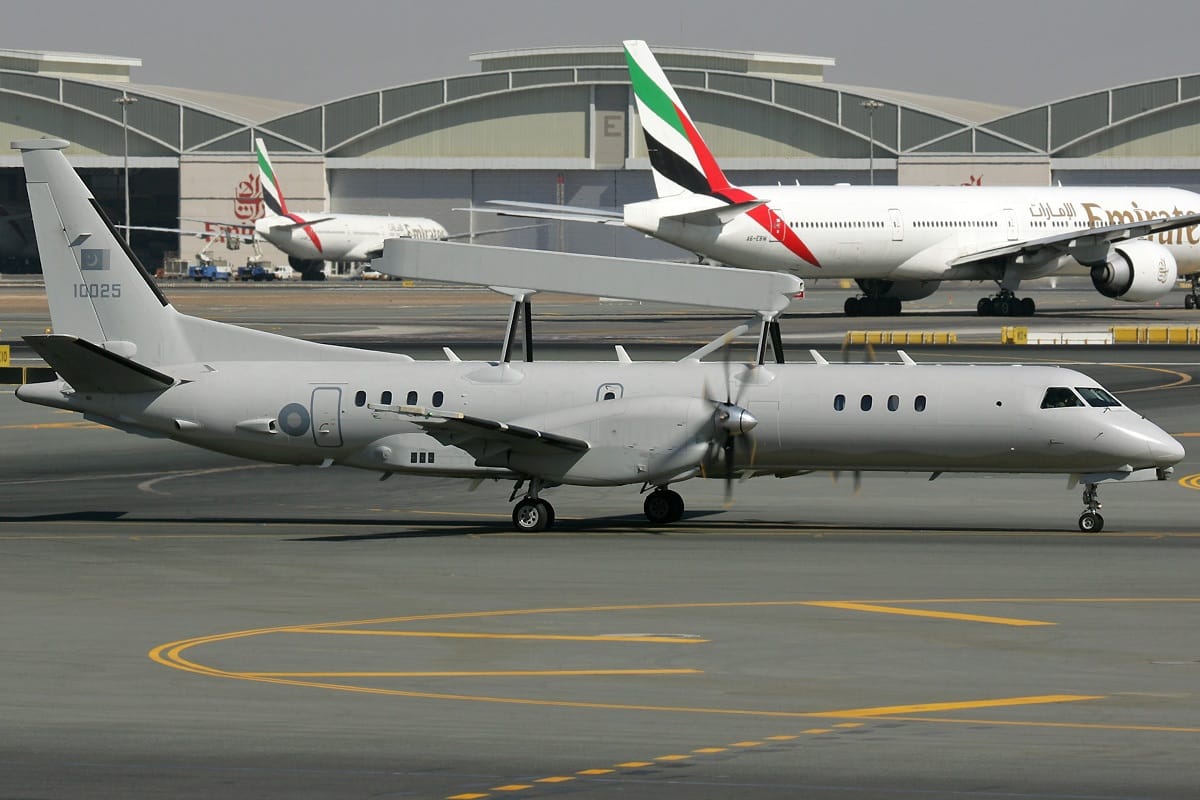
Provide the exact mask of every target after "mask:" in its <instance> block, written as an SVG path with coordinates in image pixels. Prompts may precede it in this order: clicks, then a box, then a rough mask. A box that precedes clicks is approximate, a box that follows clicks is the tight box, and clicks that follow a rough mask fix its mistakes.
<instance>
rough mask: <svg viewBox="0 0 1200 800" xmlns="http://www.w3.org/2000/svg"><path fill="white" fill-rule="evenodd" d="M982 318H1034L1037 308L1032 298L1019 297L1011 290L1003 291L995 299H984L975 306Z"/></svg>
mask: <svg viewBox="0 0 1200 800" xmlns="http://www.w3.org/2000/svg"><path fill="white" fill-rule="evenodd" d="M975 311H976V313H978V314H979V316H981V317H1032V316H1033V315H1034V314H1035V313H1036V312H1037V306H1036V305H1035V304H1034V302H1033V298H1032V297H1017V296H1016V295H1015V294H1013V293H1012V291H1010V290H1009V289H1001V290H1000V293H999V294H997V295H996V296H995V297H984V298H981V299H980V300H979V303H978V304H976V306H975Z"/></svg>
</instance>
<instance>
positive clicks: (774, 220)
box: [771, 208, 787, 241]
mask: <svg viewBox="0 0 1200 800" xmlns="http://www.w3.org/2000/svg"><path fill="white" fill-rule="evenodd" d="M786 227H787V223H786V222H784V221H783V215H782V214H780V213H779V212H778V211H776V210H775V209H773V208H772V209H771V235H772V236H774V237H775V238H776V239H778V240H779V241H783V231H784V228H786Z"/></svg>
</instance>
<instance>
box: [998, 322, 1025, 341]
mask: <svg viewBox="0 0 1200 800" xmlns="http://www.w3.org/2000/svg"><path fill="white" fill-rule="evenodd" d="M1000 344H1029V328H1027V327H1026V326H1024V325H1005V326H1003V327H1001V328H1000Z"/></svg>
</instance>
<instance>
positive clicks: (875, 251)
mask: <svg viewBox="0 0 1200 800" xmlns="http://www.w3.org/2000/svg"><path fill="white" fill-rule="evenodd" d="M743 188H744V190H745V191H746V192H748V193H750V194H751V195H753V196H754V197H756V198H759V199H763V200H766V201H767V203H766V208H768V209H770V210H771V211H772V212H773V214H772V215H765V214H764V215H760V216H761V217H763V218H767V217H769V218H770V219H771V221H772V222H771V224H775V225H779V224H782V225H786V226H787V227H788V228H789V229H790V232H792V233H794V234H795V235H796V237H797V238H798V239H799V240H800V241H801V242H802V243H803V245H804V246H806V247H807V249H808V251H809V252H810V253H811V254H812V255H813V256H814V257H815V259H814V260H815V261H816V264H814V263H810V262H809V261H808V260H806V259H805V258H803V257H802V256H801V255H798V254H797V252H796V248H789V247H787V246H785V244H784V243H783V242H781V241H780V240H779V238H780V237H779V236H778V234H779V233H780V232H779V231H774V232H773V231H770V230H769V229H768V227H766V226H764V225H763V224H762V223H761V222H760V221H758V220H756V219H754V218H752V216H751V215H750V214H747V213H743V214H741V215H739V216H738V217H737V218H735V219H734V220H732V221H730V222H729V223H727V224H726V225H724V226H716V225H703V224H689V223H685V222H681V221H678V220H672V219H667V217H669V216H671V215H675V214H684V213H688V212H691V211H695V210H697V209H698V208H704V207H711V208H719V207H720V206H721V205H723V203H722V201H720V200H717V199H715V198H709V197H705V196H701V195H691V194H683V195H676V196H673V197H664V198H659V199H657V200H648V201H644V202H641V203H632V204H629V205H627V206H625V224H626V225H628V226H629V227H632V228H635V229H637V230H639V231H642V232H644V233H647V234H649V235H651V236H654V237H657V238H660V239H663V240H665V241H668V242H671V243H672V244H675V245H678V246H679V247H683V248H685V249H687V250H691V251H692V252H695V253H699V254H702V255H704V256H707V257H709V258H712V259H715V260H718V261H721V262H723V263H725V264H728V265H730V266H737V267H747V268H754V269H774V270H787V271H790V272H793V273H795V274H796V275H799V276H801V277H804V278H875V279H882V280H906V281H912V280H956V279H959V280H982V279H998V278H999V277H1000V275H998V274H996V268H995V267H989V266H987V265H978V264H973V265H967V266H962V267H951V266H949V262H950V261H951V260H953V259H955V258H957V257H959V256H962V255H966V254H971V253H977V252H980V251H984V250H988V249H990V248H994V247H1000V246H1004V245H1007V244H1012V243H1015V242H1020V241H1029V240H1036V239H1040V238H1044V237H1047V236H1051V235H1056V234H1061V233H1066V232H1069V231H1073V230H1084V229H1087V228H1094V227H1101V226H1107V225H1113V224H1120V223H1122V222H1133V221H1137V220H1145V219H1154V218H1158V217H1164V216H1165V217H1179V216H1183V215H1185V214H1189V213H1196V212H1200V196H1198V195H1195V194H1193V193H1191V192H1187V191H1184V190H1181V189H1170V188H1156V187H1122V188H1111V187H1080V188H1073V187H1065V188H1064V187H1012V188H1009V187H977V186H972V187H959V186H947V187H905V186H747V187H743ZM1147 238H1148V239H1150V240H1152V241H1155V242H1158V243H1160V244H1162V245H1163V246H1165V247H1166V248H1168V249H1169V250H1170V251H1171V253H1172V254H1173V255H1174V256H1175V259H1176V262H1177V263H1178V267H1179V273H1180V274H1187V273H1189V272H1195V271H1197V270H1200V226H1198V225H1192V226H1189V227H1183V228H1177V229H1175V230H1172V231H1166V232H1163V233H1161V234H1156V235H1154V236H1151V237H1147ZM1074 265H1075V262H1074V260H1073V259H1070V258H1065V259H1064V258H1057V257H1056V258H1050V256H1049V254H1047V260H1046V261H1045V262H1043V263H1041V264H1028V263H1026V264H1023V265H1022V269H1023V273H1022V277H1038V276H1039V275H1042V274H1048V273H1050V272H1053V271H1056V270H1058V269H1060V268H1062V267H1064V266H1074Z"/></svg>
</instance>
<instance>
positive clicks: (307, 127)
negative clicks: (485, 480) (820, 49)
mask: <svg viewBox="0 0 1200 800" xmlns="http://www.w3.org/2000/svg"><path fill="white" fill-rule="evenodd" d="M655 55H656V56H657V58H658V60H659V62H660V63H661V64H662V66H663V68H664V69H665V71H666V73H667V76H668V78H669V79H670V80H671V81H672V83H673V85H674V86H675V87H676V89H677V90H678V92H679V94H680V96H681V97H682V99H683V100H684V102H685V104H686V105H687V107H688V110H689V112H690V113H691V114H692V116H693V117H694V118H695V119H696V121H697V123H698V125H699V126H700V128H701V131H702V133H703V134H704V136H705V139H706V140H707V142H708V144H709V146H710V147H711V149H712V150H713V151H714V153H715V154H716V155H717V157H718V158H719V159H720V161H721V165H722V167H723V168H724V169H725V171H726V172H727V173H728V174H729V175H730V178H731V180H733V181H735V182H738V183H744V184H755V183H757V184H770V183H775V182H785V183H792V182H799V183H801V184H830V183H838V182H850V183H858V184H865V183H869V182H871V181H874V182H875V183H877V184H904V185H909V184H913V185H915V184H925V185H947V184H972V183H974V184H983V185H1048V184H1052V183H1059V182H1061V183H1062V184H1064V185H1080V184H1093V185H1096V184H1103V185H1113V184H1153V185H1170V186H1177V187H1180V188H1185V189H1191V190H1193V191H1196V190H1200V74H1197V75H1183V76H1176V77H1164V78H1161V79H1157V80H1152V81H1148V82H1143V83H1137V84H1131V85H1127V86H1118V87H1112V88H1100V87H1098V88H1097V89H1096V90H1095V91H1092V92H1089V93H1086V94H1082V95H1079V96H1076V97H1070V98H1066V99H1062V100H1058V101H1055V102H1051V103H1046V104H1043V105H1038V106H1034V107H1032V108H1011V107H1006V106H999V105H994V104H990V103H987V102H981V101H973V100H964V99H949V98H942V97H933V96H928V95H922V94H916V93H910V92H903V91H894V90H887V89H872V88H864V87H853V86H842V85H837V84H833V83H828V82H826V81H825V79H824V72H825V69H826V68H827V67H830V66H832V65H833V64H834V61H833V60H832V59H829V58H820V57H811V56H801V55H788V54H780V53H753V52H741V51H726V50H709V49H696V48H681V47H661V48H660V47H656V48H655ZM470 60H471V61H472V62H474V69H473V70H472V71H470V72H469V73H467V74H463V75H455V76H450V77H445V78H440V79H436V80H426V81H421V82H418V83H409V84H402V85H397V86H389V87H385V88H380V89H375V90H372V91H369V92H364V93H361V94H356V95H354V96H352V97H346V98H342V99H338V100H333V101H330V102H327V103H322V104H320V105H314V106H307V105H303V104H300V103H295V102H289V101H285V100H270V99H263V98H252V97H244V96H238V95H231V94H225V93H219V92H207V91H196V90H190V89H178V88H169V87H162V86H151V85H143V84H140V83H134V82H131V72H132V70H133V69H134V68H138V67H140V66H141V61H140V60H139V59H136V58H113V57H109V56H96V55H88V54H80V53H54V52H44V51H25V50H0V137H2V138H0V141H3V142H4V143H7V142H10V141H13V140H17V139H27V138H37V137H42V136H45V137H53V138H62V139H67V140H69V141H70V142H71V143H72V144H71V147H70V148H69V149H68V150H67V155H68V157H69V158H70V159H71V161H72V163H73V164H75V165H76V167H77V168H79V170H80V172H81V173H82V174H83V175H84V178H85V180H86V181H87V182H88V184H89V186H90V187H91V188H92V191H93V192H94V193H95V194H96V195H97V197H98V198H99V199H100V201H101V203H102V204H103V205H104V207H105V208H106V209H107V210H108V213H109V216H110V217H112V218H113V220H114V221H115V222H118V223H120V222H121V221H122V217H123V216H124V210H123V203H124V190H123V177H124V168H125V164H126V159H127V160H128V169H129V179H130V203H131V212H130V217H131V219H132V224H133V225H136V226H147V227H164V228H184V229H187V230H193V231H197V232H199V231H203V230H206V229H208V230H212V229H213V228H214V225H213V224H212V223H218V222H220V223H228V224H233V225H242V226H247V225H252V223H253V220H254V219H255V218H257V217H259V216H261V215H262V214H263V210H264V209H263V205H262V201H261V195H260V194H259V191H258V186H257V167H256V162H255V158H254V140H255V138H262V139H263V140H264V141H265V143H266V145H267V148H268V150H269V151H270V153H271V158H272V162H273V164H274V167H275V172H276V175H277V177H278V179H279V181H280V183H281V185H282V187H283V192H284V195H285V196H286V198H287V202H288V206H289V209H290V210H292V211H341V212H347V213H374V214H396V215H411V216H427V217H432V218H434V219H436V220H438V221H439V222H441V223H442V224H443V225H444V226H445V227H446V228H447V229H448V230H449V231H451V233H465V232H470V231H484V230H487V229H494V228H503V227H509V226H512V225H516V224H519V223H518V222H516V221H514V220H512V219H507V218H498V217H495V216H492V215H483V214H469V213H467V212H464V211H458V210H455V209H459V208H463V207H465V206H469V205H473V204H479V203H482V202H486V201H488V200H494V199H507V200H526V201H535V202H543V203H571V204H575V205H580V206H586V207H620V206H621V205H623V204H625V203H626V202H634V201H637V200H644V199H647V198H649V197H651V196H652V181H651V179H650V175H649V171H648V170H649V161H648V159H647V158H646V153H645V146H644V143H643V141H642V137H641V132H640V128H639V127H638V124H637V121H636V115H635V113H634V103H633V96H632V92H631V91H630V85H629V80H628V74H627V72H626V68H625V60H624V54H623V51H622V48H621V47H620V46H619V45H614V46H608V47H547V48H536V49H525V50H509V51H497V52H488V53H479V54H476V55H472V56H470ZM123 98H129V99H130V100H132V101H134V102H126V103H123V102H120V101H121V100H122V99H123ZM26 209H27V202H26V199H25V187H24V176H23V174H22V172H21V169H20V159H19V156H18V155H17V154H16V153H14V152H11V151H10V152H9V154H7V155H3V154H0V268H3V269H9V270H13V269H16V270H30V269H36V246H35V244H34V242H33V241H32V232H31V230H30V229H29V226H28V223H27V220H26V221H24V222H23V215H24V214H25V211H26ZM1196 210H1200V209H1196ZM206 225H207V228H206ZM132 239H133V246H134V248H135V250H136V251H137V252H138V255H139V256H140V257H141V258H142V260H143V262H144V263H145V264H146V265H147V266H148V267H151V268H155V267H157V266H158V265H159V264H161V263H162V262H163V261H164V259H165V258H167V257H169V256H171V255H177V256H178V258H179V259H181V260H182V261H184V262H193V263H194V261H195V259H196V255H197V253H198V251H200V250H201V248H202V247H204V246H205V242H204V241H203V240H202V239H200V238H198V237H191V236H178V235H176V234H172V233H166V232H142V231H134V233H133V236H132ZM480 241H483V242H486V243H489V244H509V245H515V246H523V247H541V248H550V249H566V250H572V251H577V252H593V253H601V254H606V255H616V256H629V257H660V258H681V257H685V254H683V253H682V252H681V251H679V250H677V249H675V248H673V247H671V246H669V245H665V244H662V243H659V242H655V241H653V240H649V239H646V238H645V237H643V236H641V235H640V234H636V233H634V232H633V231H628V230H624V229H622V228H620V227H618V226H597V225H584V224H578V223H576V224H572V223H551V224H549V225H545V226H539V227H535V228H529V229H525V230H519V231H512V232H508V233H502V234H494V235H490V236H488V237H486V238H482V237H481V238H480ZM235 244H236V241H235ZM209 246H210V248H212V249H211V250H210V252H211V253H212V255H214V256H216V257H218V258H224V259H225V260H227V261H228V262H229V263H231V264H235V265H236V264H238V263H242V262H244V261H245V257H246V255H248V253H245V252H242V253H239V252H233V251H230V250H229V249H228V247H229V245H227V244H225V243H215V244H210V245H209ZM244 249H245V248H244V246H243V250H244ZM263 249H264V255H265V256H266V258H267V260H268V261H271V262H273V263H276V264H282V263H286V257H285V256H283V254H282V253H279V252H278V251H273V249H271V248H269V247H266V246H264V248H263Z"/></svg>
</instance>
